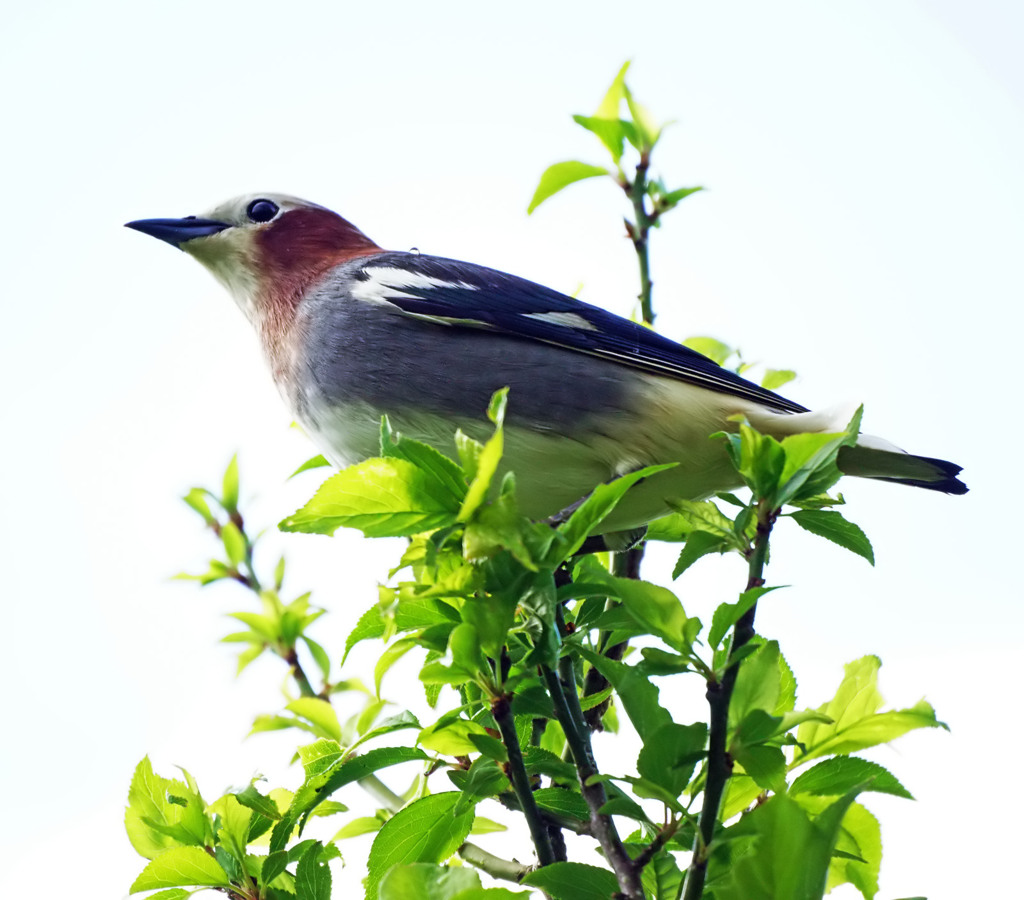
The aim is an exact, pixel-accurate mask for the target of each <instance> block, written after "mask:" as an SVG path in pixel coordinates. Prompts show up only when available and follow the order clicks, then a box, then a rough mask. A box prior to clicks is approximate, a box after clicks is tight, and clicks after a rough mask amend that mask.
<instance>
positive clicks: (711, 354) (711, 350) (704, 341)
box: [683, 337, 736, 366]
mask: <svg viewBox="0 0 1024 900" xmlns="http://www.w3.org/2000/svg"><path fill="white" fill-rule="evenodd" d="M683 346H684V347H689V348H690V349H691V350H696V351H697V352H698V353H701V354H703V355H704V356H706V357H707V358H708V359H710V360H712V361H713V362H716V363H718V365H720V366H723V365H725V361H726V360H727V359H728V358H729V357H730V356H732V355H733V354H734V353H735V352H736V351H735V350H734V349H733V348H732V347H730V346H729V345H728V344H723V343H722V342H721V341H719V340H716V339H715V338H713V337H688V338H687V339H686V340H685V341H683Z"/></svg>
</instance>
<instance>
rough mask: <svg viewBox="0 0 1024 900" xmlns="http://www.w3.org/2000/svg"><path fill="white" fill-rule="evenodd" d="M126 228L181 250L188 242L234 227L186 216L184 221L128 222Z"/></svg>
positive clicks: (154, 220)
mask: <svg viewBox="0 0 1024 900" xmlns="http://www.w3.org/2000/svg"><path fill="white" fill-rule="evenodd" d="M124 227H125V228H134V229H135V230H136V231H141V232H142V233H143V234H148V235H149V236H150V237H155V238H159V239H160V240H161V241H167V243H168V244H174V246H175V247H177V248H178V249H179V250H180V249H181V245H182V244H184V243H185V242H186V241H191V240H193V239H194V238H199V237H206V236H207V235H210V234H216V233H217V232H218V231H223V230H224V229H225V228H231V227H232V226H231V225H229V224H228V223H227V222H217V221H215V220H213V219H197V218H196V217H195V216H186V217H185V218H184V219H138V220H137V221H135V222H127V223H126V224H125V226H124Z"/></svg>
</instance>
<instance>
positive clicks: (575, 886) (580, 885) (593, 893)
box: [522, 862, 619, 900]
mask: <svg viewBox="0 0 1024 900" xmlns="http://www.w3.org/2000/svg"><path fill="white" fill-rule="evenodd" d="M522 883H523V884H528V885H530V886H531V887H535V888H540V889H541V890H542V891H544V893H545V894H547V895H548V896H549V897H552V898H553V900H608V898H609V897H612V896H614V895H615V894H617V893H618V890H619V883H618V881H616V880H615V876H614V875H613V874H612V873H611V872H609V871H608V870H607V869H599V868H598V867H597V866H587V865H584V864H583V863H573V862H556V863H552V864H551V865H550V866H544V868H542V869H536V870H535V871H533V872H531V873H530V874H529V875H527V876H526V877H525V878H524V879H523V882H522Z"/></svg>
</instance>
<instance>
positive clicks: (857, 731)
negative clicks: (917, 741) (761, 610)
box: [741, 656, 948, 762]
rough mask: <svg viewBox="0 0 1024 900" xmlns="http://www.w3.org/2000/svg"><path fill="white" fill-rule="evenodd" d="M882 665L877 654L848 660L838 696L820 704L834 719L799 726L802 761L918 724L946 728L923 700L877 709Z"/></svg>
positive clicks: (850, 750) (855, 747)
mask: <svg viewBox="0 0 1024 900" xmlns="http://www.w3.org/2000/svg"><path fill="white" fill-rule="evenodd" d="M880 666H881V661H880V660H879V659H878V657H877V656H864V657H861V658H860V659H858V660H855V661H854V662H852V663H848V664H847V666H846V673H845V675H844V677H843V680H842V682H841V683H840V685H839V690H838V691H836V695H835V697H833V698H832V699H831V700H830V701H829V702H828V703H825V704H824V705H822V706H820V707H819V711H820V712H821V713H823V714H824V715H825V716H827V717H828V718H829V719H830V720H831V721H830V722H828V723H825V722H818V721H807V722H804V723H803V724H802V725H801V726H800V727H799V729H798V730H797V734H796V739H797V741H798V742H799V743H800V744H802V745H803V746H804V747H805V748H806V751H805V752H804V753H803V754H802V755H800V756H798V760H799V761H801V762H805V761H807V760H811V759H815V758H817V757H820V756H831V755H833V754H848V753H853V752H855V751H857V750H863V749H864V748H866V747H874V746H876V745H877V744H885V743H888V742H889V741H891V740H894V739H895V738H898V737H899V736H900V735H902V734H906V733H907V732H908V731H912V730H913V729H915V728H947V726H946V725H945V723H943V722H940V721H939V720H938V719H937V718H936V717H935V710H934V709H932V707H931V705H930V704H928V703H926V702H925V701H924V700H921V701H920V702H918V703H917V704H915V705H914V706H912V707H910V708H908V709H900V710H890V711H888V712H878V710H879V709H881V707H882V702H883V701H882V695H881V694H880V693H879V692H878V669H879V667H880ZM741 671H742V670H741ZM947 730H948V728H947Z"/></svg>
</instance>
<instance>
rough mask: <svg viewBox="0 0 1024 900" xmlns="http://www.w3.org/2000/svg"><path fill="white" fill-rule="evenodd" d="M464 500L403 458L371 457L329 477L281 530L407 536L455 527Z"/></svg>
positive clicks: (287, 520)
mask: <svg viewBox="0 0 1024 900" xmlns="http://www.w3.org/2000/svg"><path fill="white" fill-rule="evenodd" d="M461 502H462V498H461V497H459V496H455V495H454V494H452V492H451V491H450V490H449V488H448V486H447V484H446V483H445V482H443V481H441V480H439V479H438V478H436V477H435V476H434V475H433V474H431V473H429V472H426V471H424V470H423V469H420V468H418V467H417V466H414V465H413V464H412V463H410V462H408V461H407V460H404V459H367V460H364V461H363V462H361V463H357V464H356V465H354V466H349V467H348V468H347V469H342V470H341V471H340V472H338V473H337V474H336V475H334V476H332V477H331V478H328V479H327V481H325V482H324V483H323V484H322V485H321V486H320V489H319V490H318V491H317V492H316V494H314V495H313V498H312V499H311V500H310V501H309V502H308V503H307V504H306V505H305V506H304V507H302V509H300V510H297V511H296V512H294V513H293V514H292V515H290V516H289V517H288V518H286V519H284V520H283V521H282V522H281V524H280V526H279V527H280V528H281V530H282V531H303V532H308V533H312V534H334V532H335V531H337V529H338V528H341V527H346V528H358V529H359V530H360V531H362V532H363V534H365V535H366V536H367V537H405V536H409V535H413V534H418V533H419V532H421V531H429V530H432V529H434V528H441V527H443V526H445V525H451V524H454V522H455V521H456V514H457V512H458V510H459V505H460V503H461Z"/></svg>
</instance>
